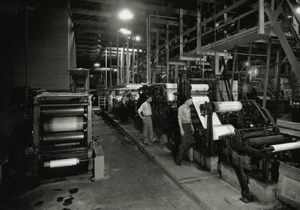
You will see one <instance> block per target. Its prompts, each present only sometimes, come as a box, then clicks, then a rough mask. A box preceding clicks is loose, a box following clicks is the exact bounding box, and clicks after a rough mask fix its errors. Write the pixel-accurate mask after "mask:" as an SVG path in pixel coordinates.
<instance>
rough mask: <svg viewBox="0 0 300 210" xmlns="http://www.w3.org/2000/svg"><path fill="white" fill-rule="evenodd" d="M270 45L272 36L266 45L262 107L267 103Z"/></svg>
mask: <svg viewBox="0 0 300 210" xmlns="http://www.w3.org/2000/svg"><path fill="white" fill-rule="evenodd" d="M271 47H272V38H271V37H269V39H268V45H267V63H266V74H265V81H264V97H263V107H265V108H266V104H267V93H268V84H269V75H270V60H271Z"/></svg>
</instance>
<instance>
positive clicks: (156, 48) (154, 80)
mask: <svg viewBox="0 0 300 210" xmlns="http://www.w3.org/2000/svg"><path fill="white" fill-rule="evenodd" d="M155 35H156V36H155V60H156V62H155V64H156V67H155V70H154V78H153V82H154V83H155V82H156V74H158V71H157V70H158V64H159V56H158V54H159V34H158V31H156V34H155Z"/></svg>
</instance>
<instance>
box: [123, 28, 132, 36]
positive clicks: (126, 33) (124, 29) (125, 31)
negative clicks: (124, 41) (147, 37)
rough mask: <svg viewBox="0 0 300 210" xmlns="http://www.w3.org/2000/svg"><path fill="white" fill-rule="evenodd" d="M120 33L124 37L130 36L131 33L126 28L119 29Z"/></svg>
mask: <svg viewBox="0 0 300 210" xmlns="http://www.w3.org/2000/svg"><path fill="white" fill-rule="evenodd" d="M120 32H121V33H122V34H125V35H130V34H131V31H130V30H128V29H126V28H120Z"/></svg>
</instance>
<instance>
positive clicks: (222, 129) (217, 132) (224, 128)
mask: <svg viewBox="0 0 300 210" xmlns="http://www.w3.org/2000/svg"><path fill="white" fill-rule="evenodd" d="M229 134H235V131H234V127H233V126H232V125H231V124H225V125H214V126H213V140H219V138H220V136H224V135H229Z"/></svg>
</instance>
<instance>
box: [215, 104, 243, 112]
mask: <svg viewBox="0 0 300 210" xmlns="http://www.w3.org/2000/svg"><path fill="white" fill-rule="evenodd" d="M213 103H214V105H215V111H216V112H237V111H240V110H241V109H242V108H243V106H242V103H241V102H239V101H221V102H213Z"/></svg>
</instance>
